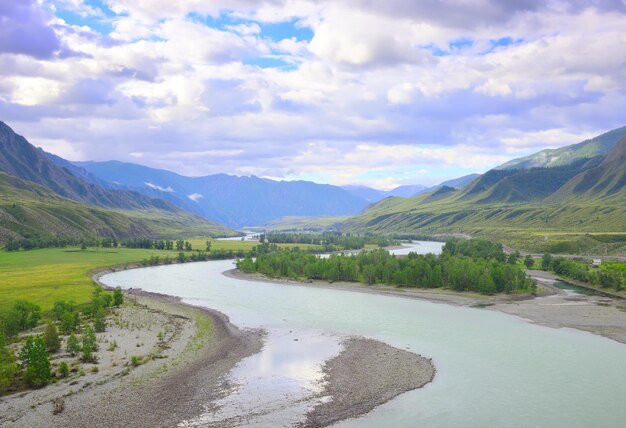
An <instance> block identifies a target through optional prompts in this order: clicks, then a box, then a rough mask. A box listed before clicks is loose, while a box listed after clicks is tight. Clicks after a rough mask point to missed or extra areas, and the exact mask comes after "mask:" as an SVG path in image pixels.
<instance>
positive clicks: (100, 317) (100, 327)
mask: <svg viewBox="0 0 626 428" xmlns="http://www.w3.org/2000/svg"><path fill="white" fill-rule="evenodd" d="M93 325H94V329H95V330H96V333H103V332H104V331H105V330H106V326H107V324H106V315H105V313H104V309H102V308H100V309H98V310H97V311H96V314H95V316H94V324H93Z"/></svg>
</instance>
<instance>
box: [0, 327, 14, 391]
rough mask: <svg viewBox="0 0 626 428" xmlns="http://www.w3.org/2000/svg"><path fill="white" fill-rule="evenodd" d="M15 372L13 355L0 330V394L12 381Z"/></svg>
mask: <svg viewBox="0 0 626 428" xmlns="http://www.w3.org/2000/svg"><path fill="white" fill-rule="evenodd" d="M16 373H17V364H15V355H13V351H11V349H10V348H9V347H8V346H7V345H6V340H5V337H4V335H3V334H2V332H0V394H3V393H4V392H5V391H6V390H7V388H8V387H9V386H10V385H11V384H12V383H13V379H14V378H15V374H16Z"/></svg>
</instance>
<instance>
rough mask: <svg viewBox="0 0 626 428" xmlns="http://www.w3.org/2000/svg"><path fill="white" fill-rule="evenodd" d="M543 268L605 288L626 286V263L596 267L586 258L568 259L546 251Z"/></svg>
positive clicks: (618, 289) (623, 287)
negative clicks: (554, 255)
mask: <svg viewBox="0 0 626 428" xmlns="http://www.w3.org/2000/svg"><path fill="white" fill-rule="evenodd" d="M541 269H543V270H545V271H550V272H554V273H556V274H557V275H560V276H562V277H564V278H569V279H573V280H576V281H581V282H585V283H588V284H591V285H593V286H596V287H599V288H603V289H608V290H615V291H622V290H624V289H625V288H626V263H619V262H613V263H610V262H609V263H604V264H602V265H600V266H598V267H596V266H593V265H592V264H591V262H590V261H588V260H585V259H580V260H573V259H566V258H563V257H553V256H552V255H551V254H549V253H546V254H544V255H543V258H542V260H541Z"/></svg>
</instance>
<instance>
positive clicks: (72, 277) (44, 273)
mask: <svg viewBox="0 0 626 428" xmlns="http://www.w3.org/2000/svg"><path fill="white" fill-rule="evenodd" d="M190 242H191V244H192V246H193V248H194V249H204V248H205V242H206V238H203V239H201V238H198V239H196V240H190ZM257 244H258V243H257V242H253V241H217V240H215V241H212V246H211V248H212V249H222V250H234V251H237V250H244V251H247V250H251V249H252V247H254V246H255V245H257ZM281 246H295V245H292V244H284V245H282V244H281ZM298 246H299V247H301V248H305V247H315V246H310V245H308V246H307V245H298ZM177 255H178V251H163V250H142V249H132V248H88V249H87V250H84V251H81V250H80V249H78V248H46V249H39V250H31V251H16V252H7V251H2V250H0V310H1V309H4V308H6V307H7V306H10V305H12V304H13V302H14V301H15V300H16V299H26V300H29V301H32V302H34V303H36V304H38V305H40V306H41V308H42V309H43V310H44V311H45V310H48V309H50V308H52V305H53V304H54V302H55V301H56V300H60V299H63V300H73V301H75V302H76V303H78V304H81V303H86V302H88V301H89V300H90V299H91V293H92V291H93V281H92V280H91V278H90V276H89V272H90V271H92V270H94V269H96V268H101V267H107V266H116V265H124V264H126V263H137V262H140V261H142V260H144V259H148V258H150V257H151V256H160V257H161V258H162V257H165V256H170V257H172V258H176V256H177Z"/></svg>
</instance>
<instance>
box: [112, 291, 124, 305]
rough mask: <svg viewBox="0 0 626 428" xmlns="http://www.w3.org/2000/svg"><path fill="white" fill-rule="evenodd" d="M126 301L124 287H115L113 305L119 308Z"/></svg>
mask: <svg viewBox="0 0 626 428" xmlns="http://www.w3.org/2000/svg"><path fill="white" fill-rule="evenodd" d="M122 303H124V293H122V289H121V288H120V287H117V288H115V290H113V306H115V307H116V308H119V307H120V306H122Z"/></svg>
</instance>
